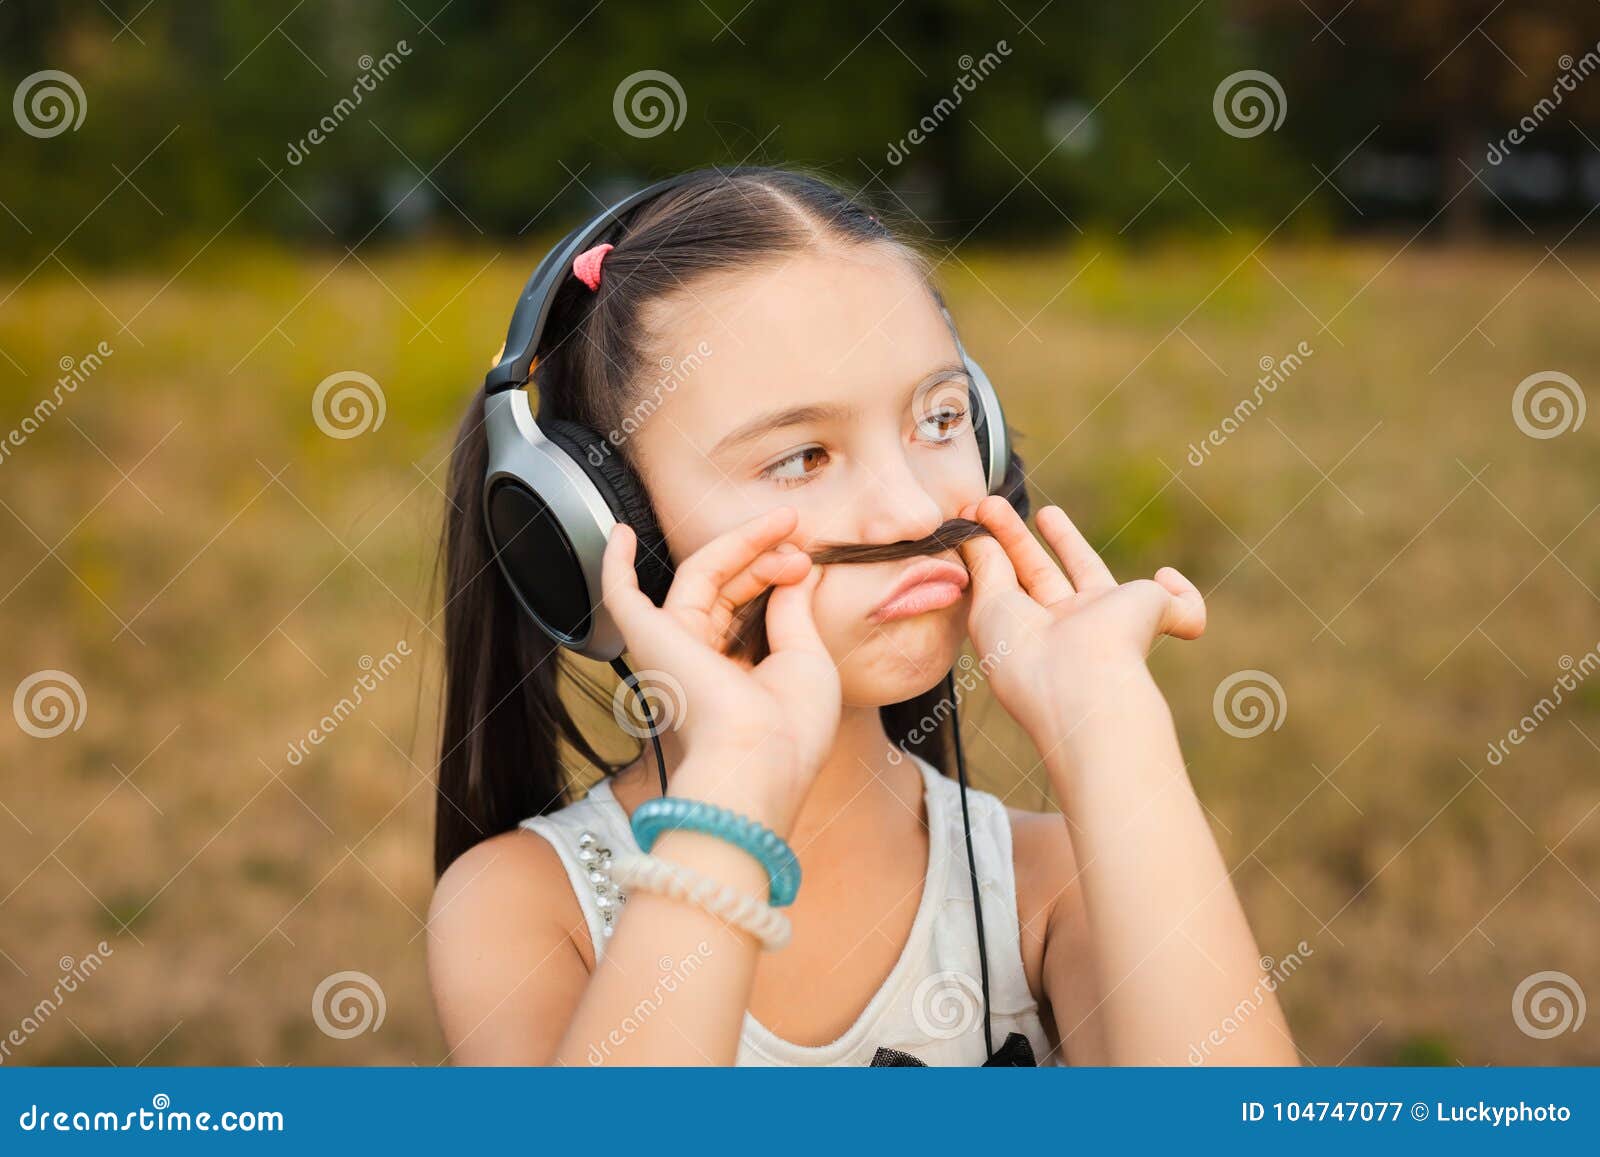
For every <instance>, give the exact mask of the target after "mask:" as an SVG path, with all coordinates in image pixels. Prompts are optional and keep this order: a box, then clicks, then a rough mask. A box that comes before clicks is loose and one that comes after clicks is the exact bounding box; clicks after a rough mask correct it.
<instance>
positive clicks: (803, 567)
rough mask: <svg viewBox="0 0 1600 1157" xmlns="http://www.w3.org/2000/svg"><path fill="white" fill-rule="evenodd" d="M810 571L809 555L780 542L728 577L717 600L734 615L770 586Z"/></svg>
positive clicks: (795, 578)
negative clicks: (731, 576)
mask: <svg viewBox="0 0 1600 1157" xmlns="http://www.w3.org/2000/svg"><path fill="white" fill-rule="evenodd" d="M810 570H811V556H810V555H808V554H806V553H805V552H804V551H802V550H801V549H800V548H799V547H797V546H795V545H794V544H793V543H791V542H780V543H779V544H778V545H777V546H776V547H774V548H773V549H772V550H769V551H766V552H765V553H763V554H760V555H757V556H756V560H755V561H754V562H752V563H751V564H750V565H749V566H747V567H745V568H744V569H743V570H742V571H740V572H739V573H738V574H736V575H734V576H733V578H731V579H729V580H728V582H727V584H726V585H725V586H724V587H723V588H722V590H721V591H720V592H719V593H718V599H719V600H720V601H721V603H722V604H723V606H724V607H725V608H726V609H727V611H728V612H729V613H730V614H732V613H733V612H734V611H736V610H738V609H739V608H740V607H742V606H744V604H745V603H747V602H749V601H750V600H751V599H753V598H755V597H756V596H757V595H759V594H760V593H761V592H762V591H764V590H766V589H767V588H768V587H772V586H784V585H787V584H789V583H797V582H799V581H800V580H801V579H803V578H805V577H806V575H807V573H809V572H810Z"/></svg>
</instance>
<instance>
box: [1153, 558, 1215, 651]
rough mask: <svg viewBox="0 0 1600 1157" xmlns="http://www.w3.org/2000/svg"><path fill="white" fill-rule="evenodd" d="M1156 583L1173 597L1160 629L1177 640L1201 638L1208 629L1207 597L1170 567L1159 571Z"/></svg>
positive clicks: (1168, 603) (1168, 604) (1169, 601)
mask: <svg viewBox="0 0 1600 1157" xmlns="http://www.w3.org/2000/svg"><path fill="white" fill-rule="evenodd" d="M1155 578H1156V582H1157V583H1158V584H1159V585H1160V586H1161V588H1162V589H1163V590H1164V591H1166V592H1167V594H1169V595H1171V596H1172V597H1171V598H1170V599H1169V600H1168V602H1167V612H1166V615H1165V616H1164V617H1163V618H1162V620H1161V630H1162V631H1163V632H1164V633H1166V634H1168V635H1171V636H1173V637H1174V638H1177V639H1198V638H1199V637H1200V636H1201V635H1203V634H1205V630H1206V600H1205V598H1204V596H1202V595H1201V594H1200V590H1199V588H1198V587H1196V586H1195V585H1194V584H1193V583H1192V582H1190V581H1189V580H1188V579H1186V578H1184V577H1183V575H1182V573H1180V572H1179V571H1177V570H1175V569H1174V568H1172V567H1170V566H1164V567H1162V568H1161V569H1160V570H1158V571H1156V576H1155Z"/></svg>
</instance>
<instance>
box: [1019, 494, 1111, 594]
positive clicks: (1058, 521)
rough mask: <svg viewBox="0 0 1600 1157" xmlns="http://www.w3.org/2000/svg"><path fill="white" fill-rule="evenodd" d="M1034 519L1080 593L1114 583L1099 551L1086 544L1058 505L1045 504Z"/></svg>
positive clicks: (1102, 588) (1104, 587)
mask: <svg viewBox="0 0 1600 1157" xmlns="http://www.w3.org/2000/svg"><path fill="white" fill-rule="evenodd" d="M1034 521H1035V522H1037V523H1038V524H1039V533H1040V534H1042V535H1044V540H1045V541H1046V542H1048V543H1049V544H1050V549H1051V550H1053V551H1055V552H1056V557H1057V558H1059V559H1060V560H1061V565H1062V566H1063V567H1065V568H1066V572H1067V577H1068V578H1069V579H1071V580H1072V585H1073V586H1074V587H1076V588H1077V590H1078V591H1079V592H1080V593H1082V594H1090V593H1092V592H1094V591H1104V590H1110V589H1111V588H1112V587H1114V586H1116V585H1117V580H1116V579H1115V578H1113V577H1112V575H1111V568H1110V567H1108V566H1106V564H1105V560H1103V559H1102V558H1101V557H1100V554H1099V552H1098V551H1096V550H1095V548H1094V547H1092V546H1090V545H1089V540H1088V539H1086V538H1084V537H1083V532H1082V531H1080V530H1079V529H1078V528H1077V527H1076V526H1074V525H1073V524H1072V519H1070V518H1068V517H1067V512H1066V511H1064V510H1062V509H1061V507H1059V506H1046V507H1045V508H1044V509H1043V510H1041V511H1039V513H1038V515H1037V516H1036V517H1035V519H1034Z"/></svg>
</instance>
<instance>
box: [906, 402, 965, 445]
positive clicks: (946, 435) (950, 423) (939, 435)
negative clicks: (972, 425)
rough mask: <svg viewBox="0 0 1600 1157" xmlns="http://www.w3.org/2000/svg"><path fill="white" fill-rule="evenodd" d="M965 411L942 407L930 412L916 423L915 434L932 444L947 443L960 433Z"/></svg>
mask: <svg viewBox="0 0 1600 1157" xmlns="http://www.w3.org/2000/svg"><path fill="white" fill-rule="evenodd" d="M966 420H967V411H966V409H965V408H964V407H961V406H956V405H943V406H939V407H938V408H936V409H934V410H932V411H930V412H929V413H927V414H926V415H924V416H923V417H922V419H921V420H920V421H919V422H918V423H917V432H918V433H919V434H921V435H922V436H923V437H924V438H927V439H928V440H929V441H932V442H948V441H949V440H950V439H952V438H954V437H955V436H956V435H957V434H959V433H960V432H961V427H962V426H963V424H964V423H965V422H966Z"/></svg>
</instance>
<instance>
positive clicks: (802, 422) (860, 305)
mask: <svg viewBox="0 0 1600 1157" xmlns="http://www.w3.org/2000/svg"><path fill="white" fill-rule="evenodd" d="M649 320H650V321H651V323H652V329H653V337H652V341H651V348H652V349H653V350H654V352H655V354H656V356H657V358H659V359H662V364H663V365H665V364H667V363H666V362H665V359H667V358H670V359H672V361H671V366H672V367H673V368H672V369H666V370H663V371H662V373H661V379H662V380H661V381H660V382H649V383H646V384H645V385H644V392H643V394H642V397H641V398H640V399H639V401H636V402H635V403H634V408H632V409H631V410H630V415H631V418H630V422H629V428H630V429H631V431H632V432H631V433H630V434H628V435H626V436H627V437H628V438H629V439H630V444H629V449H630V450H631V451H632V452H633V455H634V459H635V461H636V462H637V464H638V467H639V469H640V472H641V474H642V475H643V479H644V482H645V485H646V488H647V489H648V490H649V493H650V497H651V500H652V502H653V503H654V505H655V509H656V513H657V515H658V516H659V518H660V521H661V526H662V529H663V530H664V531H665V533H666V538H667V545H668V548H669V549H670V551H671V553H672V557H673V558H674V559H675V560H677V561H682V560H683V559H684V558H687V557H688V556H689V555H690V554H692V553H694V551H696V550H698V549H699V548H700V547H701V546H703V545H705V544H706V543H707V542H709V541H710V540H711V539H712V538H715V537H716V536H717V535H719V534H722V533H723V532H724V531H727V530H730V529H732V528H733V527H735V526H738V525H739V524H740V523H742V522H745V521H746V520H748V519H749V518H751V517H753V516H755V515H757V514H760V513H761V512H763V511H766V510H770V509H772V508H773V507H775V506H793V507H795V508H796V509H797V510H798V511H799V514H800V521H799V527H798V529H797V531H796V533H795V535H794V541H795V542H796V543H797V544H798V545H800V546H801V547H803V548H806V547H811V546H814V545H821V544H823V543H865V544H872V545H878V544H885V543H892V542H900V541H902V540H906V539H917V538H922V537H923V536H925V535H927V534H930V533H931V532H932V531H934V530H935V529H936V528H937V527H938V526H939V525H940V523H942V522H944V521H946V520H947V519H950V518H954V517H955V516H956V514H957V512H958V511H960V510H961V508H962V507H963V506H965V505H967V504H969V503H972V502H977V501H979V500H980V499H982V498H983V496H984V493H985V489H986V488H985V483H984V476H983V471H982V468H981V467H980V465H979V461H978V446H977V440H976V437H975V435H974V433H973V426H972V422H973V417H972V415H971V414H970V413H969V409H970V405H969V402H968V397H967V385H968V383H967V377H966V374H965V372H964V370H963V369H962V365H961V357H960V354H959V353H958V352H957V349H956V343H955V340H954V338H953V337H952V336H951V334H950V330H949V328H948V327H947V325H946V324H945V321H944V318H943V316H942V315H941V314H940V312H939V308H938V306H937V305H936V304H935V303H934V301H933V298H932V297H931V295H930V294H929V292H928V290H927V288H926V287H925V286H924V285H923V284H922V282H921V280H920V279H919V277H918V275H917V274H916V272H915V271H914V270H913V269H911V268H910V267H909V266H908V265H907V263H906V262H905V260H904V259H903V258H901V257H899V256H898V255H896V254H895V253H894V252H893V251H892V250H889V249H887V248H886V247H882V246H857V247H852V248H848V249H839V248H834V249H829V250H827V251H825V252H821V253H815V252H808V253H804V254H801V255H798V256H790V257H786V258H780V259H778V260H776V261H775V262H773V263H771V264H767V265H762V266H759V267H753V268H751V269H750V270H748V271H746V272H744V273H742V274H738V275H735V276H732V277H729V276H727V275H723V276H722V277H720V278H718V279H715V280H707V281H705V282H700V283H697V284H695V285H693V286H692V287H690V289H689V290H687V291H685V292H682V293H677V294H674V295H673V296H672V297H671V298H670V299H669V300H667V301H663V302H661V303H660V305H659V306H658V308H657V309H656V311H655V312H654V313H653V315H652V316H651V317H650V318H649ZM658 399H659V401H658ZM935 559H937V560H943V565H941V563H940V562H937V561H933V560H930V559H928V558H916V559H907V560H900V561H896V562H884V563H868V564H851V565H839V566H830V567H828V568H827V569H826V571H825V573H824V575H823V577H822V582H821V584H820V585H819V586H818V588H817V593H816V600H815V603H814V607H815V613H816V620H817V627H818V630H819V631H820V633H821V635H822V640H823V642H824V643H825V644H826V645H827V648H828V651H829V653H830V654H831V655H832V656H833V660H834V662H835V663H836V664H837V665H838V668H839V674H840V679H841V682H842V684H843V692H844V701H845V703H847V704H850V705H855V706H881V705H883V704H886V703H896V702H899V701H901V700H904V699H909V698H911V697H912V696H914V695H918V694H921V693H922V692H924V691H926V690H928V689H929V688H930V687H932V686H933V685H934V684H935V683H936V682H937V681H938V680H939V679H940V678H941V677H942V676H943V675H944V673H945V672H946V671H948V670H949V669H950V667H951V665H952V664H953V663H954V662H955V659H956V655H957V653H958V651H959V649H960V645H961V641H962V639H963V638H964V636H965V634H966V615H967V610H968V605H969V600H970V591H969V589H968V587H967V583H966V571H965V568H963V567H962V566H961V563H960V559H959V556H958V555H957V554H956V552H954V551H948V552H945V553H944V554H942V555H938V556H935ZM951 564H953V567H952V566H951ZM914 572H915V573H914ZM923 572H936V573H931V574H929V575H927V576H926V577H928V578H929V579H930V581H927V582H923V583H921V584H920V585H917V586H916V587H915V589H914V590H913V591H912V592H911V593H910V594H909V595H906V596H904V597H900V598H896V597H895V595H896V593H897V588H902V587H904V586H905V585H906V584H907V583H908V582H912V581H914V580H915V579H916V578H917V577H918V575H920V574H922V573H923Z"/></svg>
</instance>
